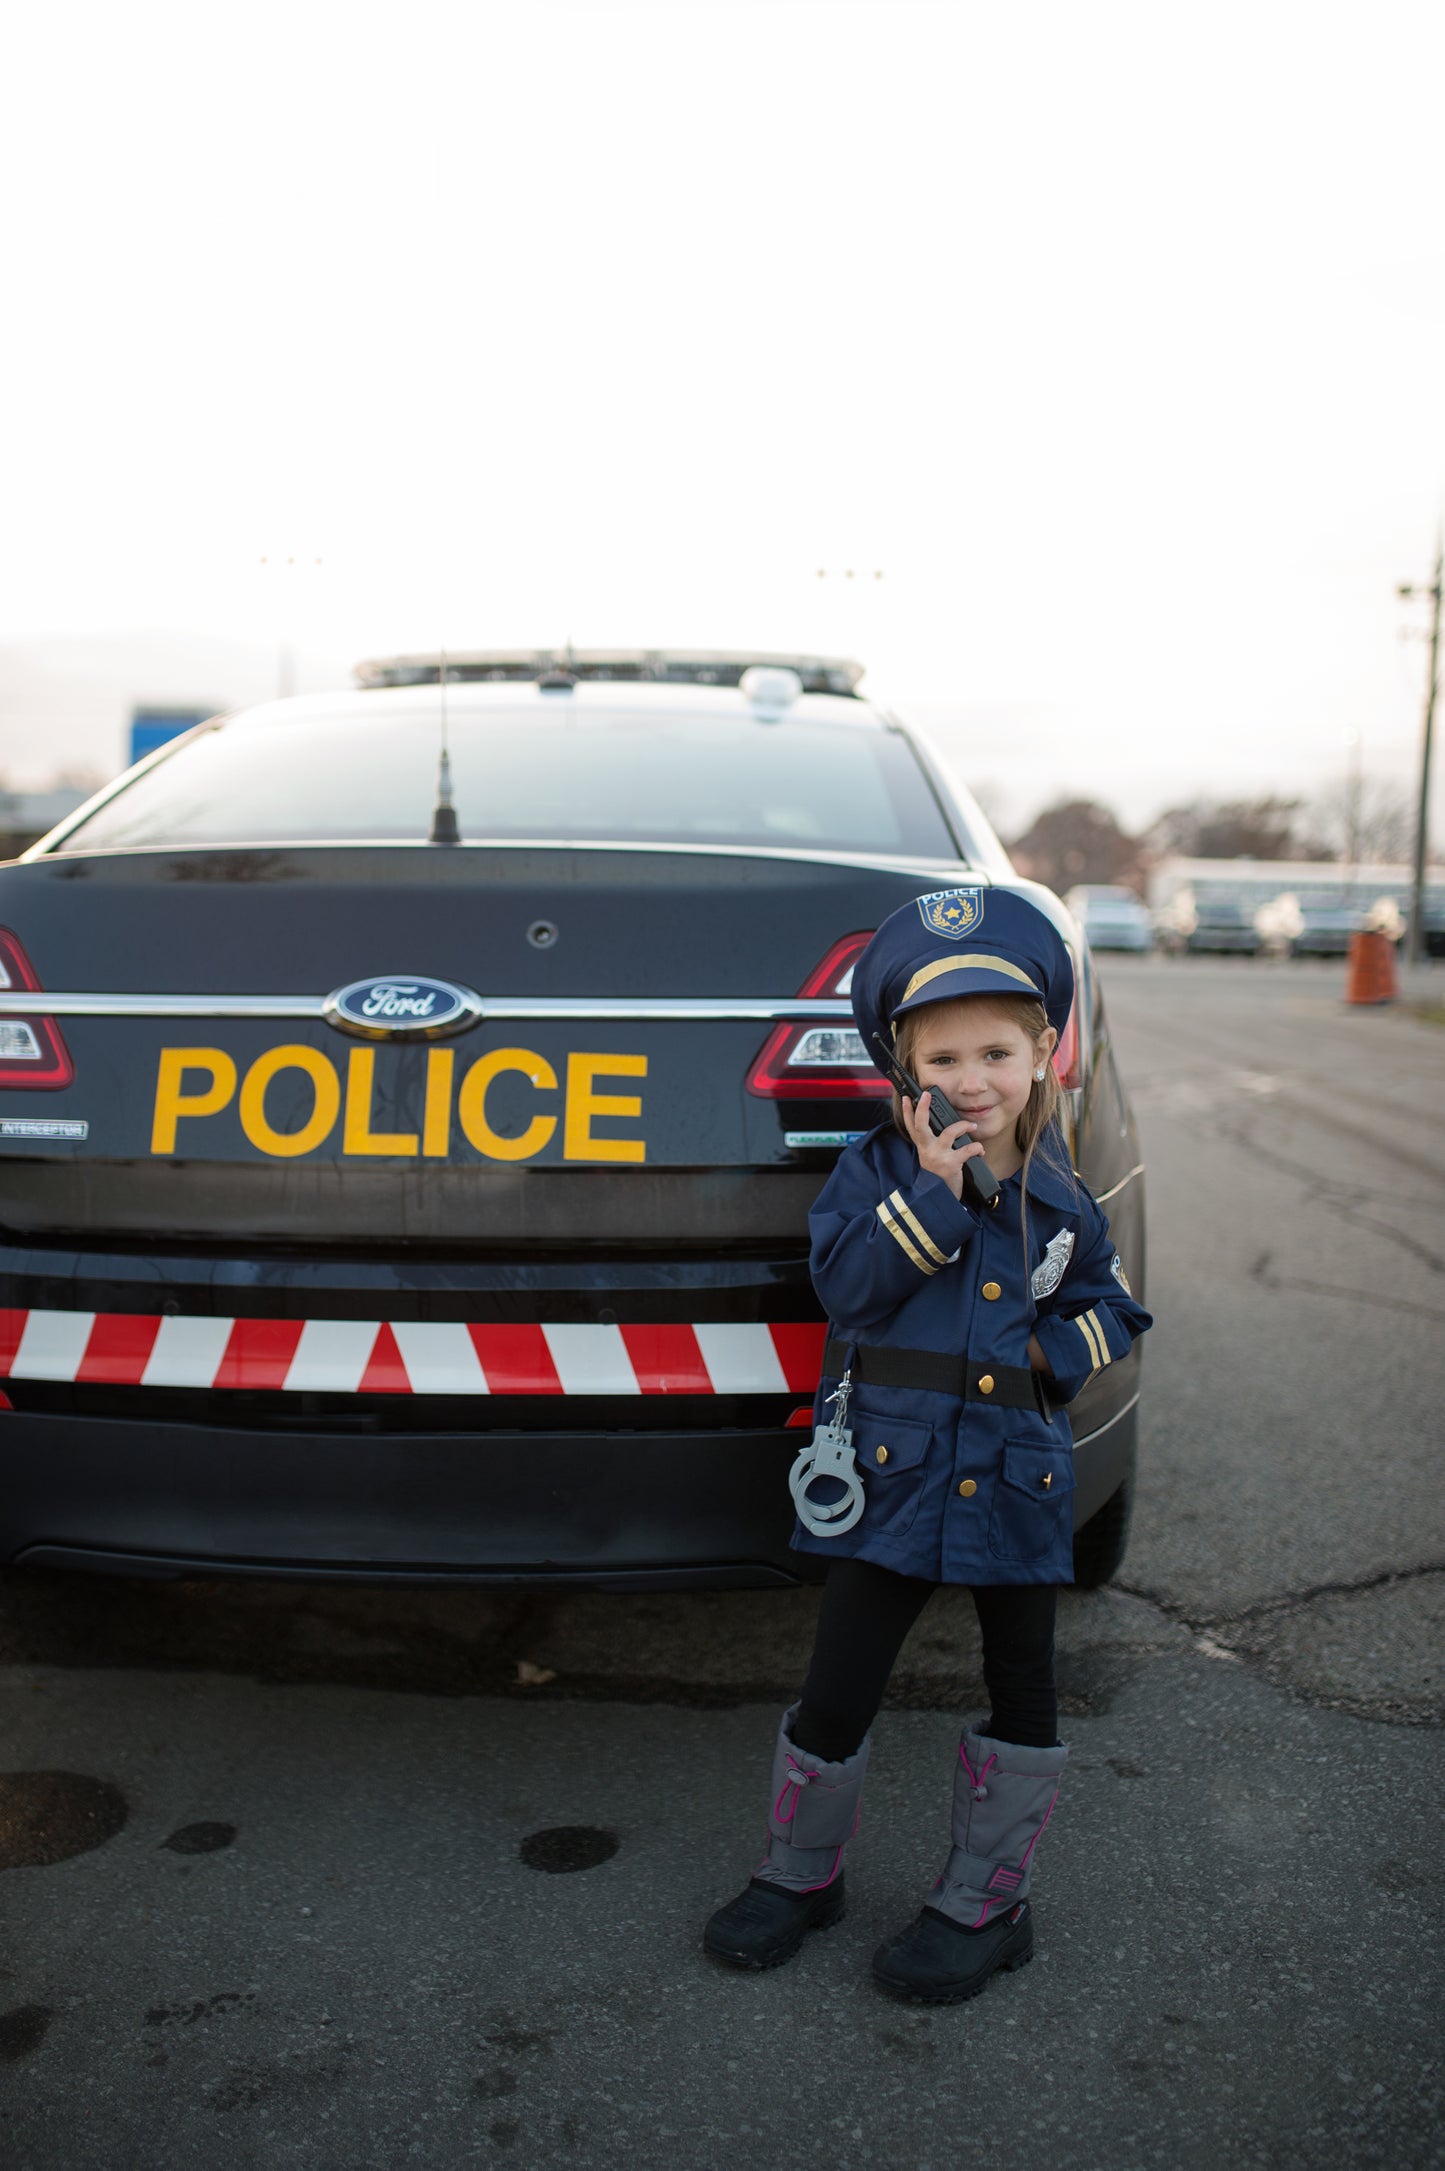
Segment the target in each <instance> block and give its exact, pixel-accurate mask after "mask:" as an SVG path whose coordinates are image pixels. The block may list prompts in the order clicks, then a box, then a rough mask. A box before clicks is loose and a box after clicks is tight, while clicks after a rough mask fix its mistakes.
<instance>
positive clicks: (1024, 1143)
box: [893, 994, 1073, 1259]
mask: <svg viewBox="0 0 1445 2171" xmlns="http://www.w3.org/2000/svg"><path fill="white" fill-rule="evenodd" d="M952 1000H953V1001H955V1002H964V1003H990V1004H992V1006H993V1008H994V1009H995V1010H1001V1011H1003V1013H1004V1015H1005V1016H1006V1017H1010V1018H1012V1019H1013V1021H1014V1023H1015V1024H1016V1025H1017V1026H1018V1028H1019V1030H1020V1031H1021V1032H1023V1033H1026V1034H1027V1035H1028V1037H1029V1039H1030V1040H1031V1041H1032V1042H1033V1043H1034V1046H1035V1047H1037V1046H1038V1044H1039V1041H1040V1040H1041V1039H1042V1038H1043V1035H1044V1034H1045V1033H1046V1032H1047V1031H1048V1024H1049V1020H1048V1013H1047V1012H1046V1011H1045V1009H1044V1006H1043V1004H1042V1003H1041V1002H1039V1001H1038V1000H1037V999H1036V998H1035V997H1034V996H1032V995H994V994H988V995H958V996H954V997H953V998H952ZM941 1008H942V1004H941V1003H920V1004H919V1005H918V1008H917V1009H916V1010H905V1012H904V1013H903V1016H902V1017H901V1018H900V1019H899V1021H898V1025H897V1027H896V1038H895V1041H894V1053H895V1054H896V1055H897V1057H898V1060H899V1062H900V1063H901V1064H902V1065H903V1068H904V1069H905V1070H907V1071H911V1070H912V1069H913V1051H914V1049H915V1048H916V1047H917V1045H918V1041H919V1036H920V1035H921V1033H922V1031H923V1027H924V1025H925V1023H926V1022H927V1019H928V1015H929V1012H930V1011H933V1010H938V1009H941ZM1062 1101H1063V1094H1062V1092H1061V1091H1060V1088H1059V1079H1058V1073H1057V1072H1056V1071H1055V1069H1054V1066H1053V1064H1052V1062H1048V1063H1045V1065H1044V1075H1043V1077H1042V1078H1032V1079H1030V1081H1029V1097H1028V1100H1027V1102H1026V1104H1025V1106H1024V1108H1023V1110H1022V1112H1021V1114H1020V1115H1019V1117H1018V1120H1017V1121H1016V1123H1015V1124H1014V1143H1015V1144H1016V1145H1017V1147H1018V1149H1019V1151H1020V1153H1022V1155H1023V1157H1024V1165H1023V1168H1022V1170H1021V1171H1020V1175H1021V1178H1022V1181H1021V1183H1020V1186H1019V1227H1020V1229H1021V1230H1022V1232H1023V1241H1024V1257H1025V1259H1027V1257H1028V1237H1029V1225H1028V1204H1027V1198H1028V1183H1029V1168H1030V1166H1031V1164H1032V1162H1033V1158H1034V1151H1035V1149H1036V1148H1037V1147H1038V1145H1039V1143H1040V1141H1041V1140H1042V1141H1043V1142H1044V1154H1045V1157H1046V1159H1048V1160H1049V1161H1050V1163H1051V1164H1052V1165H1053V1166H1054V1168H1055V1170H1056V1171H1057V1172H1058V1173H1060V1174H1062V1173H1065V1172H1067V1174H1068V1175H1069V1176H1070V1177H1072V1175H1073V1169H1072V1167H1071V1166H1070V1163H1069V1156H1068V1149H1067V1147H1065V1145H1064V1142H1063V1132H1062V1130H1061V1129H1060V1128H1059V1125H1058V1122H1057V1117H1058V1113H1059V1108H1060V1106H1061V1104H1062ZM893 1123H894V1127H895V1129H897V1130H898V1131H900V1132H901V1133H902V1135H903V1136H904V1137H905V1138H906V1139H908V1142H909V1144H910V1145H912V1143H913V1140H912V1138H911V1136H910V1135H909V1130H908V1125H907V1123H906V1122H905V1120H904V1116H903V1096H902V1095H901V1094H900V1092H899V1091H898V1088H897V1086H895V1087H894V1088H893ZM1051 1129H1052V1137H1051V1136H1050V1131H1051ZM1055 1141H1057V1144H1055Z"/></svg>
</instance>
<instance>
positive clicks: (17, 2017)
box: [0, 2005, 55, 2065]
mask: <svg viewBox="0 0 1445 2171" xmlns="http://www.w3.org/2000/svg"><path fill="white" fill-rule="evenodd" d="M54 2018H55V2014H54V2011H53V2010H52V2008H51V2007H50V2006H48V2005H14V2006H12V2007H11V2008H10V2011H9V2012H8V2013H0V2062H3V2063H4V2064H5V2065H18V2064H19V2063H20V2060H21V2059H22V2058H28V2057H29V2056H30V2053H31V2052H32V2051H34V2050H39V2048H40V2046H41V2044H42V2043H43V2042H44V2041H45V2031H46V2029H47V2028H48V2027H49V2026H50V2023H51V2021H52V2020H53V2019H54Z"/></svg>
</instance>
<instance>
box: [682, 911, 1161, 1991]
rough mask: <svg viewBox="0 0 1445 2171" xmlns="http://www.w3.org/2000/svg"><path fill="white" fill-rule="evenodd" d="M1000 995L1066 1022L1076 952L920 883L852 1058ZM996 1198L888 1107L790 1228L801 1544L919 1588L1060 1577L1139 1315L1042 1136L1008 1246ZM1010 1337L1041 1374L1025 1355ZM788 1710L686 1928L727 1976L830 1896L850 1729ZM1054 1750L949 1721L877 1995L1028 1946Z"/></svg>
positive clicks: (1010, 1962)
mask: <svg viewBox="0 0 1445 2171" xmlns="http://www.w3.org/2000/svg"><path fill="white" fill-rule="evenodd" d="M1021 994H1027V995H1032V996H1034V997H1035V998H1036V999H1037V1000H1038V1001H1040V1002H1041V1003H1042V1004H1043V1006H1044V1010H1045V1013H1046V1015H1047V1017H1048V1020H1049V1023H1050V1024H1051V1025H1052V1026H1053V1027H1054V1029H1055V1031H1056V1032H1062V1030H1063V1028H1064V1026H1065V1024H1066V1023H1067V1020H1068V1016H1069V1011H1070V1008H1071V1006H1072V1003H1073V997H1074V973H1073V965H1072V962H1071V960H1070V958H1069V953H1068V950H1067V948H1066V947H1065V945H1064V943H1063V941H1062V939H1061V938H1060V936H1059V934H1058V931H1057V929H1056V928H1055V927H1054V926H1053V924H1052V923H1051V922H1050V921H1049V920H1047V919H1046V918H1045V917H1044V915H1043V914H1042V913H1041V912H1039V911H1038V910H1036V908H1035V907H1034V906H1032V905H1030V904H1028V903H1027V902H1026V901H1025V900H1024V899H1022V898H1020V897H1017V896H1014V895H1013V894H1012V893H1010V892H1008V891H1004V890H992V889H987V890H986V889H983V888H977V889H972V888H970V889H959V890H946V891H941V892H936V893H934V894H933V895H931V896H927V897H919V898H916V899H915V900H914V901H913V902H912V903H911V904H907V905H904V906H903V907H901V908H900V910H899V911H897V912H895V913H893V914H892V915H891V916H890V917H889V918H888V919H887V920H885V921H884V923H883V925H882V926H881V927H880V928H879V930H878V932H877V934H876V935H875V936H874V937H873V940H872V941H871V942H870V944H869V945H868V948H867V949H866V951H865V952H864V954H863V956H862V957H861V958H860V960H859V962H858V965H857V967H856V968H855V971H854V975H853V1011H854V1015H855V1017H856V1018H857V1021H858V1029H859V1031H860V1033H861V1034H862V1036H863V1042H864V1045H865V1046H866V1047H867V1048H869V1049H870V1051H871V1050H872V1048H873V1046H874V1035H875V1033H878V1032H883V1033H885V1034H888V1033H891V1032H892V1031H893V1029H894V1028H895V1027H896V1025H897V1021H898V1020H899V1019H900V1018H901V1017H903V1016H904V1015H905V1014H906V1012H908V1011H909V1010H913V1009H916V1008H918V1007H920V1006H921V1005H923V1004H925V1003H930V1002H947V1001H952V1000H954V999H955V998H958V997H962V996H968V995H1021ZM999 1188H1000V1197H999V1200H998V1204H997V1206H996V1207H994V1208H993V1209H992V1210H990V1211H988V1212H979V1211H976V1210H975V1209H974V1208H973V1207H972V1206H970V1205H964V1204H962V1203H961V1202H960V1201H959V1200H958V1199H956V1198H955V1197H954V1195H953V1192H952V1191H951V1189H950V1188H949V1186H948V1185H947V1184H946V1183H945V1182H944V1181H943V1180H942V1178H941V1177H938V1176H934V1175H931V1174H929V1173H927V1172H926V1171H924V1170H923V1169H922V1168H921V1167H920V1166H919V1162H918V1157H917V1155H916V1153H915V1151H914V1149H913V1147H912V1145H911V1144H910V1143H909V1141H908V1140H906V1139H905V1138H903V1137H902V1136H901V1135H900V1133H899V1132H898V1131H897V1130H896V1128H895V1127H894V1125H893V1121H892V1116H891V1112H890V1114H889V1116H888V1117H887V1118H886V1119H885V1120H883V1121H882V1122H880V1123H879V1124H878V1125H876V1126H875V1128H874V1129H873V1130H871V1131H869V1132H868V1133H867V1134H866V1135H865V1136H864V1137H863V1138H862V1139H860V1140H857V1141H855V1142H854V1144H853V1145H852V1146H850V1147H849V1148H848V1149H847V1150H846V1151H845V1152H844V1153H843V1154H842V1155H841V1157H840V1158H839V1161H838V1164H837V1166H836V1168H835V1169H834V1171H833V1174H832V1175H831V1176H830V1178H829V1179H828V1182H827V1183H826V1184H825V1185H824V1187H823V1190H822V1192H821V1194H820V1195H819V1198H818V1201H817V1204H816V1206H815V1207H814V1209H813V1212H812V1215H811V1216H810V1226H811V1233H812V1273H813V1284H814V1287H815V1288H816V1290H817V1292H818V1295H819V1297H820V1298H821V1300H822V1302H823V1304H824V1305H825V1307H826V1309H827V1312H828V1341H827V1346H826V1351H825V1356H824V1377H823V1380H822V1383H821V1385H820V1387H819V1390H818V1402H817V1406H816V1411H815V1415H816V1418H817V1430H816V1431H815V1435H814V1442H813V1445H812V1447H811V1448H805V1449H804V1451H803V1453H802V1455H801V1456H800V1457H799V1461H798V1464H797V1465H796V1466H795V1470H794V1479H793V1482H794V1497H795V1499H799V1500H800V1501H801V1503H802V1506H803V1510H804V1520H805V1521H806V1523H807V1524H808V1525H809V1526H811V1527H804V1520H800V1522H799V1524H798V1527H797V1528H796V1529H795V1531H794V1534H793V1544H794V1546H795V1547H796V1548H797V1549H798V1550H800V1551H803V1552H810V1553H817V1554H822V1555H828V1554H833V1555H838V1556H843V1555H847V1556H852V1557H857V1558H860V1559H863V1560H868V1561H872V1562H875V1563H876V1564H877V1565H878V1566H880V1567H883V1568H887V1569H892V1570H894V1571H895V1572H896V1573H898V1574H900V1575H905V1576H916V1577H921V1578H924V1579H926V1580H928V1581H931V1582H935V1583H965V1584H973V1585H977V1584H1023V1583H1066V1582H1070V1581H1072V1578H1073V1556H1072V1547H1073V1514H1072V1510H1073V1494H1074V1474H1073V1438H1072V1434H1071V1433H1070V1430H1069V1422H1068V1418H1067V1415H1066V1414H1065V1407H1064V1406H1065V1405H1066V1404H1067V1403H1068V1402H1070V1401H1072V1399H1073V1397H1074V1396H1075V1395H1076V1394H1077V1393H1078V1392H1079V1390H1080V1388H1082V1387H1083V1386H1084V1385H1085V1383H1086V1382H1087V1381H1088V1380H1089V1379H1091V1378H1092V1377H1093V1376H1094V1374H1095V1373H1097V1372H1100V1371H1102V1370H1104V1369H1105V1368H1106V1367H1107V1366H1109V1365H1110V1364H1115V1363H1117V1362H1118V1361H1119V1360H1120V1359H1121V1358H1122V1357H1124V1356H1126V1355H1127V1354H1128V1351H1129V1349H1130V1347H1131V1345H1132V1343H1133V1340H1134V1337H1135V1335H1137V1334H1141V1333H1143V1332H1144V1330H1145V1329H1146V1328H1147V1327H1148V1326H1149V1325H1150V1319H1149V1314H1148V1313H1147V1312H1146V1311H1144V1309H1143V1308H1142V1306H1140V1305H1139V1304H1137V1303H1136V1302H1135V1300H1134V1298H1133V1296H1132V1294H1131V1293H1130V1290H1129V1284H1128V1280H1127V1278H1126V1276H1125V1273H1124V1269H1123V1267H1122V1266H1121V1265H1120V1263H1119V1257H1118V1254H1117V1252H1116V1251H1115V1249H1114V1245H1113V1242H1112V1240H1111V1238H1110V1235H1109V1225H1108V1222H1107V1221H1106V1219H1105V1217H1104V1215H1103V1214H1102V1213H1101V1212H1100V1210H1099V1208H1098V1206H1097V1205H1096V1203H1095V1201H1094V1200H1093V1199H1092V1198H1091V1197H1090V1195H1089V1193H1088V1192H1087V1191H1086V1190H1085V1188H1084V1186H1083V1185H1082V1183H1080V1181H1079V1179H1078V1178H1077V1176H1076V1175H1075V1174H1074V1172H1073V1170H1072V1169H1071V1167H1070V1165H1069V1159H1068V1154H1067V1151H1066V1149H1065V1146H1064V1141H1063V1137H1062V1135H1061V1133H1060V1132H1059V1131H1058V1129H1057V1127H1052V1128H1051V1129H1050V1131H1048V1132H1046V1133H1045V1134H1044V1136H1043V1137H1042V1138H1040V1139H1039V1141H1038V1143H1037V1144H1036V1146H1035V1149H1034V1153H1033V1156H1032V1159H1031V1161H1030V1165H1029V1171H1028V1182H1027V1194H1028V1195H1027V1201H1026V1205H1027V1229H1028V1251H1027V1256H1025V1253H1024V1246H1023V1236H1022V1230H1021V1225H1020V1217H1021V1208H1022V1207H1023V1206H1024V1204H1025V1201H1024V1198H1023V1178H1022V1174H1020V1175H1016V1176H1012V1177H1009V1178H1007V1179H1006V1180H1004V1181H1003V1182H1002V1183H1001V1184H1000V1187H999ZM1030 1334H1033V1335H1034V1336H1036V1337H1037V1339H1038V1342H1039V1345H1040V1347H1041V1348H1042V1349H1043V1351H1044V1354H1045V1356H1046V1357H1047V1359H1048V1361H1049V1365H1050V1367H1051V1370H1050V1372H1049V1373H1048V1374H1039V1373H1035V1372H1033V1371H1032V1369H1031V1368H1030V1366H1029V1357H1028V1341H1029V1336H1030ZM810 1470H811V1472H812V1474H811V1475H810V1474H809V1473H810ZM829 1472H832V1473H834V1474H831V1475H830V1474H827V1473H829ZM798 1709H799V1707H798V1706H797V1705H794V1706H793V1707H792V1708H791V1709H790V1710H789V1711H787V1712H785V1713H784V1715H783V1719H782V1722H781V1725H780V1726H779V1729H778V1736H777V1742H776V1746H775V1750H774V1756H773V1774H772V1784H771V1786H770V1789H769V1801H770V1804H771V1808H770V1814H769V1818H768V1852H767V1856H766V1858H765V1859H764V1861H763V1862H762V1864H761V1865H760V1866H759V1868H758V1870H757V1871H756V1872H755V1873H754V1876H753V1878H752V1880H751V1882H750V1884H749V1885H748V1887H747V1889H746V1890H745V1891H744V1892H743V1893H741V1894H740V1895H739V1897H738V1898H737V1899H736V1900H734V1901H733V1902H731V1904H730V1905H729V1906H727V1907H724V1908H722V1909H720V1910H719V1911H718V1913H717V1914H716V1915H714V1916H713V1918H712V1920H711V1922H710V1923H709V1924H708V1927H707V1932H706V1935H705V1937H704V1945H705V1947H706V1949H707V1950H708V1951H709V1952H710V1953H712V1954H713V1955H714V1957H715V1958H718V1959H721V1960H725V1961H728V1962H730V1963H731V1964H732V1965H734V1966H738V1967H750V1968H762V1967H773V1966H776V1965H777V1964H778V1963H779V1962H780V1961H783V1960H786V1959H788V1958H790V1957H791V1956H792V1954H793V1953H794V1952H796V1951H797V1949H798V1947H799V1945H800V1944H801V1943H802V1941H803V1937H804V1935H805V1934H806V1932H807V1931H808V1930H810V1929H821V1928H826V1927H827V1926H828V1924H830V1923H832V1922H835V1921H836V1920H838V1918H839V1917H840V1916H841V1914H842V1912H843V1867H842V1865H843V1854H844V1850H845V1848H846V1846H847V1842H848V1840H849V1839H850V1838H851V1836H852V1834H853V1832H854V1830H855V1829H856V1826H857V1822H858V1815H859V1806H860V1801H861V1796H862V1790H863V1778H864V1774H865V1772H866V1770H867V1765H868V1757H869V1750H870V1746H871V1735H866V1734H865V1736H864V1738H863V1741H862V1743H861V1745H860V1746H859V1748H858V1749H857V1750H856V1751H855V1752H854V1754H853V1755H852V1756H849V1757H847V1758H845V1759H844V1760H842V1761H841V1762H837V1763H830V1762H827V1761H826V1760H824V1759H823V1758H821V1757H818V1756H815V1755H813V1754H812V1753H811V1752H809V1751H808V1750H806V1749H804V1748H802V1747H801V1746H800V1745H799V1744H798V1743H797V1742H796V1741H795V1740H794V1739H793V1736H792V1722H793V1719H794V1718H795V1716H796V1715H797V1712H798ZM1067 1758H1068V1750H1067V1748H1066V1747H1063V1746H1058V1745H1056V1746H1054V1747H1052V1748H1037V1747H1025V1746H1022V1745H1020V1744H1017V1743H1012V1742H1006V1741H1001V1740H996V1739H993V1738H991V1737H989V1736H988V1735H984V1734H980V1733H978V1732H977V1731H975V1730H973V1729H971V1728H965V1730H964V1733H963V1737H962V1739H961V1741H960V1743H959V1748H958V1757H957V1762H956V1763H955V1766H954V1786H953V1814H952V1832H951V1838H952V1845H951V1847H950V1849H949V1854H948V1858H947V1861H946V1862H945V1864H944V1867H943V1870H942V1872H941V1874H940V1876H939V1877H938V1879H937V1881H936V1882H935V1884H934V1886H933V1889H932V1891H931V1893H930V1894H929V1898H928V1901H927V1903H926V1905H925V1906H924V1908H923V1911H922V1913H921V1914H920V1915H919V1916H918V1918H917V1920H916V1921H915V1922H914V1923H913V1924H911V1925H910V1927H909V1928H908V1929H907V1930H906V1931H904V1932H903V1933H902V1935H901V1936H899V1937H897V1938H894V1939H892V1940H891V1941H890V1942H889V1943H887V1944H886V1945H883V1946H881V1947H880V1948H879V1950H878V1952H877V1953H876V1954H875V1955H874V1959H873V1973H874V1977H875V1979H876V1980H877V1981H878V1982H879V1983H881V1984H882V1985H883V1986H884V1987H885V1988H887V1989H889V1990H891V1991H894V1992H895V1993H897V1994H898V1995H900V1996H903V1997H907V1998H910V1999H913V2000H915V2001H919V2002H924V2003H931V2004H943V2003H948V2004H951V2003H955V2002H957V2001H958V2000H959V1999H962V1998H966V1997H971V1996H972V1995H973V1994H974V1993H975V1992H976V1991H979V1990H981V1989H983V1987H984V1986H985V1984H986V1983H987V1981H988V1979H989V1977H990V1976H991V1975H992V1974H993V1973H995V1972H996V1971H997V1970H999V1969H1013V1968H1017V1967H1021V1966H1022V1965H1023V1964H1024V1962H1025V1961H1027V1960H1028V1959H1030V1958H1031V1957H1032V1953H1033V1921H1032V1915H1031V1912H1030V1908H1029V1904H1028V1892H1029V1883H1030V1877H1031V1874H1032V1863H1033V1856H1034V1851H1035V1848H1036V1846H1037V1843H1038V1839H1039V1836H1040V1834H1041V1833H1042V1831H1043V1829H1044V1827H1045V1825H1046V1824H1047V1823H1048V1821H1049V1818H1050V1816H1051V1815H1052V1813H1053V1808H1054V1803H1055V1800H1056V1798H1057V1795H1058V1787H1059V1780H1060V1777H1061V1775H1062V1772H1063V1768H1064V1765H1065V1762H1066V1761H1067Z"/></svg>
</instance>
